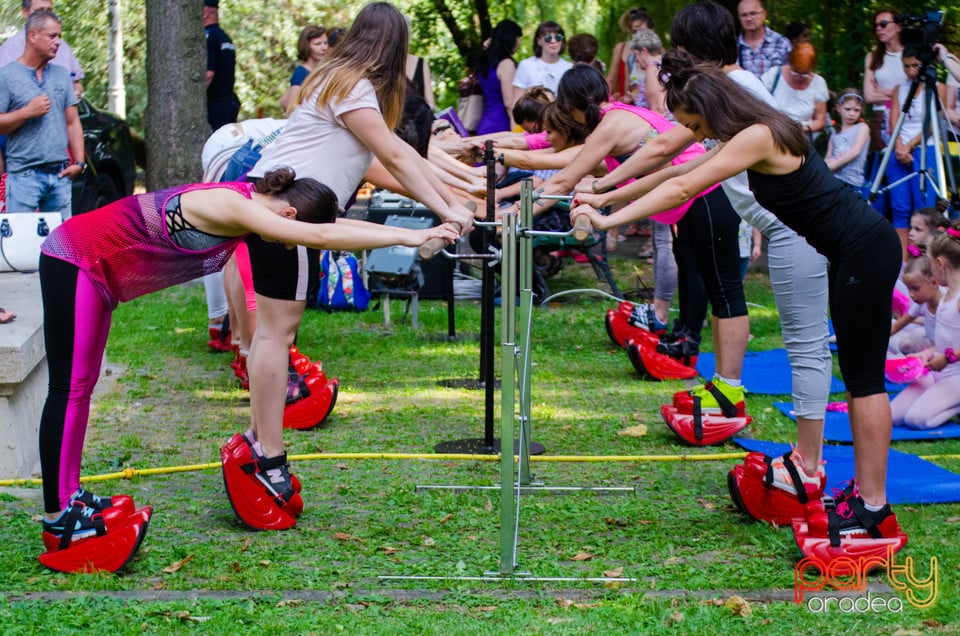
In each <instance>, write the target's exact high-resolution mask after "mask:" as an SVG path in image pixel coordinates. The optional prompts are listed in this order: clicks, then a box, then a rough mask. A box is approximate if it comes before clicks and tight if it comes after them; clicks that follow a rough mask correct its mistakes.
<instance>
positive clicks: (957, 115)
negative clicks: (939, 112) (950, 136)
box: [943, 66, 960, 127]
mask: <svg viewBox="0 0 960 636" xmlns="http://www.w3.org/2000/svg"><path fill="white" fill-rule="evenodd" d="M958 69H960V66H958ZM947 88H948V89H951V88H952V89H953V90H947V98H946V99H945V100H944V101H943V114H944V115H946V117H947V120H948V121H949V122H950V124H951V125H953V126H954V127H956V126H960V111H958V110H957V87H951V86H950V85H949V84H948V85H947Z"/></svg>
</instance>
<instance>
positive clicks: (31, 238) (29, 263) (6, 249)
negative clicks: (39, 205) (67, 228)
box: [0, 212, 63, 274]
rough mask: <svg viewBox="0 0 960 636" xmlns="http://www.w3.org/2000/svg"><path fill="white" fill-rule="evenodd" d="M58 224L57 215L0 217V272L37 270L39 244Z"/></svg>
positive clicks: (36, 213)
mask: <svg viewBox="0 0 960 636" xmlns="http://www.w3.org/2000/svg"><path fill="white" fill-rule="evenodd" d="M62 222H63V219H62V218H61V217H60V213H59V212H8V213H5V214H0V272H21V273H24V274H31V273H33V272H35V271H37V264H38V263H39V262H40V245H41V244H42V243H43V242H44V241H45V240H46V239H47V236H48V235H49V234H50V232H52V231H53V230H55V229H56V228H57V227H59V226H60V224H61V223H62Z"/></svg>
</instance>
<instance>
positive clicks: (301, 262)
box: [247, 234, 320, 300]
mask: <svg viewBox="0 0 960 636" xmlns="http://www.w3.org/2000/svg"><path fill="white" fill-rule="evenodd" d="M247 247H248V248H249V250H250V269H251V270H252V273H253V289H254V291H255V292H257V294H260V295H261V296H266V297H267V298H276V299H277V300H307V299H308V298H309V297H310V294H311V293H316V288H317V284H318V276H319V273H320V253H319V252H318V251H317V250H314V249H309V248H306V247H303V246H302V245H298V246H296V247H294V248H293V249H287V247H286V246H285V245H283V244H281V243H271V242H267V241H264V240H263V239H262V238H260V236H259V235H257V234H251V235H250V236H248V237H247Z"/></svg>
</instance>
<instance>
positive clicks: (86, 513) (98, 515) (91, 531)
mask: <svg viewBox="0 0 960 636" xmlns="http://www.w3.org/2000/svg"><path fill="white" fill-rule="evenodd" d="M126 518H127V515H126V514H124V513H123V511H121V510H120V509H118V508H107V509H106V510H95V509H94V508H91V507H90V506H85V505H83V504H82V503H80V502H79V501H77V502H74V503H73V505H71V506H70V507H69V508H67V509H66V510H64V511H63V512H62V513H60V516H59V517H57V518H56V519H54V520H53V521H47V520H46V519H44V520H43V521H42V522H41V523H42V525H43V532H44V535H50V536H49V537H46V536H45V537H44V543H45V544H47V546H48V549H49V548H50V547H51V546H53V545H56V546H57V548H56V549H58V550H63V549H65V548H67V547H69V546H70V544H71V543H72V542H75V541H83V540H84V539H90V538H91V537H101V536H103V535H105V534H106V533H107V526H108V525H113V524H116V523H120V522H122V521H123V520H124V519H126Z"/></svg>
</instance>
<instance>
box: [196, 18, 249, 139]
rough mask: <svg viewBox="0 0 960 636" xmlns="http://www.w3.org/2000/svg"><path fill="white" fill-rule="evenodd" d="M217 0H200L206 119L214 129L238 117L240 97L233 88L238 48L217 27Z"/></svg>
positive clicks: (230, 122)
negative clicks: (203, 43)
mask: <svg viewBox="0 0 960 636" xmlns="http://www.w3.org/2000/svg"><path fill="white" fill-rule="evenodd" d="M219 5H220V2H219V0H203V33H204V36H205V37H206V40H207V122H208V123H209V124H210V127H211V128H213V130H214V131H216V130H219V129H220V127H221V126H224V125H226V124H232V123H234V122H235V121H237V115H239V114H240V100H239V99H238V98H237V96H236V94H235V93H234V92H233V79H234V71H235V69H236V66H237V49H236V47H235V46H234V45H233V42H232V41H231V40H230V36H229V35H227V33H226V32H225V31H224V30H223V29H221V28H220V24H219V23H218V22H219V19H220V16H219Z"/></svg>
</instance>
